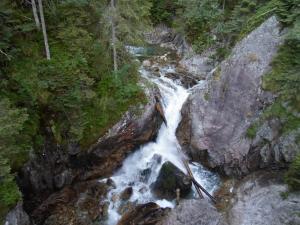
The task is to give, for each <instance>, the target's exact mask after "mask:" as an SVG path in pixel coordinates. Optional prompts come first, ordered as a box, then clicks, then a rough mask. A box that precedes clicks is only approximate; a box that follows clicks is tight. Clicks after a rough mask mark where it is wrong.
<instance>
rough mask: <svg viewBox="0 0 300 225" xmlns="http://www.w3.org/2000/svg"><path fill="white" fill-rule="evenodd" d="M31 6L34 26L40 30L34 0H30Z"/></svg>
mask: <svg viewBox="0 0 300 225" xmlns="http://www.w3.org/2000/svg"><path fill="white" fill-rule="evenodd" d="M31 6H32V12H33V17H34V21H35V24H36V27H37V29H38V30H40V29H41V23H40V19H39V16H38V13H37V8H36V4H35V0H31Z"/></svg>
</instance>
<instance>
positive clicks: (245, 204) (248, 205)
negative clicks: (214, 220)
mask: <svg viewBox="0 0 300 225" xmlns="http://www.w3.org/2000/svg"><path fill="white" fill-rule="evenodd" d="M278 177H279V176H278V173H275V172H271V173H270V172H257V173H253V174H251V175H249V176H247V177H245V178H244V179H243V180H242V181H241V182H240V183H239V184H238V185H237V187H236V188H235V189H234V191H233V192H234V193H233V194H234V197H233V199H232V200H231V203H230V207H229V208H230V209H229V211H228V212H227V217H228V222H229V224H231V225H251V224H260V225H282V224H300V215H299V212H300V195H299V193H298V194H297V193H289V194H288V196H286V197H284V196H283V194H284V193H285V192H286V191H287V186H286V185H285V184H283V182H282V181H281V180H280V179H279V178H278Z"/></svg>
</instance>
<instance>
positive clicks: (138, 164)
mask: <svg viewBox="0 0 300 225" xmlns="http://www.w3.org/2000/svg"><path fill="white" fill-rule="evenodd" d="M131 50H132V49H131ZM139 50H140V49H139ZM159 71H160V76H156V75H153V74H152V72H150V71H148V70H146V69H145V68H143V67H141V69H140V74H141V76H143V77H145V78H146V79H148V80H150V81H151V82H153V83H155V84H156V85H157V86H158V87H159V89H160V92H161V95H162V103H163V108H164V113H165V117H166V119H167V126H166V125H165V124H162V126H161V128H160V130H159V133H158V136H157V139H156V141H155V142H150V143H148V144H146V145H144V146H142V147H140V149H138V150H137V151H136V152H135V153H133V154H131V155H130V156H129V157H127V159H126V160H125V161H124V162H123V166H122V167H121V168H120V169H119V170H118V171H117V172H116V173H115V174H114V175H113V176H112V177H111V179H112V180H113V181H114V182H115V184H116V188H114V189H112V190H111V191H110V192H109V194H108V200H109V201H110V204H109V209H108V220H107V224H108V225H115V224H117V222H118V220H119V219H120V217H121V215H120V214H119V210H120V207H122V204H124V202H122V201H121V200H119V199H118V197H117V196H119V195H120V193H121V192H122V191H123V190H124V189H125V188H126V187H132V189H133V194H132V196H131V197H130V199H129V201H130V202H132V203H133V204H137V203H138V204H140V203H146V202H156V203H157V204H158V205H160V206H161V207H173V206H174V202H170V201H167V200H165V199H157V198H156V197H155V196H154V195H153V194H152V193H151V188H150V186H151V184H152V183H153V182H154V181H155V179H156V178H157V176H158V173H159V170H160V168H161V166H162V164H163V163H164V162H166V161H170V162H172V163H173V164H174V165H176V166H177V167H178V168H179V169H181V170H182V171H184V172H186V171H185V167H184V165H183V164H182V161H181V160H182V159H183V158H184V157H186V156H184V155H183V154H182V153H181V152H180V151H179V150H180V145H179V144H178V141H177V139H176V135H175V132H176V128H177V126H178V124H179V122H180V119H181V114H180V110H181V108H182V105H183V104H184V102H185V100H186V99H187V97H188V95H189V92H188V90H187V89H185V88H183V87H182V86H181V85H180V83H177V82H176V81H173V80H171V79H169V78H167V77H165V74H166V73H168V72H175V67H174V66H173V65H168V66H161V67H160V68H159ZM190 167H191V170H192V172H193V174H194V176H195V179H196V180H197V181H198V182H199V183H200V184H201V185H203V186H204V187H205V188H206V189H207V190H208V191H209V192H213V191H214V189H215V188H216V187H217V186H218V183H219V178H218V177H217V176H216V175H214V174H213V173H211V172H209V171H207V170H205V169H204V168H203V167H202V166H201V165H200V164H198V163H192V164H190ZM193 195H194V196H197V194H196V192H195V191H194V193H193Z"/></svg>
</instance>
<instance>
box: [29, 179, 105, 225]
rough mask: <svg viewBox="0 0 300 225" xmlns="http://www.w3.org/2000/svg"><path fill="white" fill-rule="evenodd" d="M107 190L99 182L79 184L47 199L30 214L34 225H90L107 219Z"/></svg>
mask: <svg viewBox="0 0 300 225" xmlns="http://www.w3.org/2000/svg"><path fill="white" fill-rule="evenodd" d="M107 191H108V186H107V185H106V184H104V183H99V182H98V181H96V180H95V181H87V182H80V183H77V184H76V185H74V186H72V187H66V188H64V189H62V190H61V191H59V192H56V193H54V194H52V195H50V196H49V197H48V198H47V199H46V200H45V201H44V202H43V203H42V204H41V205H40V206H39V207H37V208H36V209H35V210H34V211H33V212H32V215H31V216H32V218H33V220H34V222H35V224H45V225H67V224H73V225H80V224H85V225H92V224H94V223H95V222H97V221H103V220H105V219H106V218H107V217H106V216H107V209H108V202H105V201H104V199H105V197H106V194H107Z"/></svg>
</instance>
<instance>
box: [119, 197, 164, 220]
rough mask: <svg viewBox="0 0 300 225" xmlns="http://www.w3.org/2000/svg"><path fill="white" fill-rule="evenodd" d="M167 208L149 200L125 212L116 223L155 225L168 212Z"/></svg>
mask: <svg viewBox="0 0 300 225" xmlns="http://www.w3.org/2000/svg"><path fill="white" fill-rule="evenodd" d="M169 211H170V210H169V209H168V208H166V209H163V208H160V207H159V205H157V204H155V203H153V202H150V203H146V204H143V205H138V206H136V207H135V208H134V209H133V210H131V211H129V212H127V213H125V214H124V215H123V216H122V218H121V220H120V221H119V222H118V224H117V225H128V224H139V225H155V224H159V222H160V221H161V220H162V218H163V217H164V216H165V215H166V214H167V213H168V212H169Z"/></svg>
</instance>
